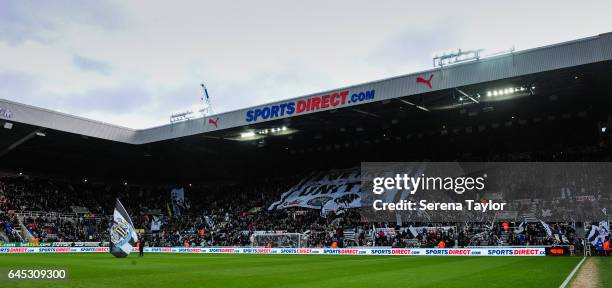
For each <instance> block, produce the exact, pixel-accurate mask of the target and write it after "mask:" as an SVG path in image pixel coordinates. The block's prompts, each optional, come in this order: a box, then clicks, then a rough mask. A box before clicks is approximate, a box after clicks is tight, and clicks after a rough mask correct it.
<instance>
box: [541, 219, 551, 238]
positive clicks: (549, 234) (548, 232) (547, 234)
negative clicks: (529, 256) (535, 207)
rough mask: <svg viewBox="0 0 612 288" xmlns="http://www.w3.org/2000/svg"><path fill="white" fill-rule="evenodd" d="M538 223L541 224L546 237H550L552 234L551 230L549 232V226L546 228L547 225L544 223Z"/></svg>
mask: <svg viewBox="0 0 612 288" xmlns="http://www.w3.org/2000/svg"><path fill="white" fill-rule="evenodd" d="M540 223H542V226H544V230H546V236H548V237H552V236H553V233H552V230H550V226H548V224H546V222H544V221H542V220H540Z"/></svg>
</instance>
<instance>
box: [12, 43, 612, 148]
mask: <svg viewBox="0 0 612 288" xmlns="http://www.w3.org/2000/svg"><path fill="white" fill-rule="evenodd" d="M610 60H612V33H606V34H601V35H598V36H594V37H589V38H584V39H579V40H574V41H569V42H565V43H560V44H554V45H550V46H545V47H539V48H534V49H529V50H523V51H516V52H512V53H508V54H504V55H499V56H494V57H489V58H483V59H479V60H475V61H471V62H464V63H459V64H455V65H451V66H445V67H440V68H435V69H430V70H425V71H420V72H417V73H412V74H408V75H403V76H397V77H393V78H388V79H382V80H378V81H372V82H368V83H363V84H358V85H354V86H349V87H342V88H337V89H333V90H329V91H324V92H320V93H314V94H310V95H304V96H300V97H296V98H291V99H286V100H282V101H278V102H274V103H269V104H264V105H259V106H255V107H250V108H245V109H240V110H235V111H230V112H225V113H220V114H216V115H212V116H208V117H206V118H197V119H191V120H188V121H184V122H178V123H174V124H168V125H163V126H159V127H153V128H148V129H141V130H137V129H130V128H126V127H121V126H117V125H112V124H108V123H104V122H100V121H95V120H91V119H86V118H82V117H78V116H74V115H69V114H65V113H60V112H56V111H51V110H47V109H43V108H38V107H33V106H29V105H24V104H20V103H17V102H13V101H8V100H3V99H0V119H1V120H6V121H8V122H17V123H24V124H29V125H34V126H38V127H43V128H47V129H54V130H59V131H64V132H69V133H74V134H79V135H83V136H88V137H95V138H100V139H106V140H111V141H117V142H122V143H129V144H145V143H152V142H157V141H163V140H168V139H173V138H179V137H185V136H189V135H195V134H202V133H207V132H211V131H217V130H222V129H228V128H235V127H241V126H245V125H250V124H254V123H261V122H265V121H270V120H278V119H283V118H289V117H296V116H300V115H305V114H310V113H315V112H320V111H325V110H332V109H339V108H345V107H350V106H354V105H360V104H365V103H369V102H376V101H384V100H389V99H394V98H399V97H405V96H410V95H417V94H422V93H426V92H431V91H437V90H444V89H451V88H455V87H461V86H466V85H473V84H478V83H485V82H490V81H496V80H500V79H506V78H512V77H518V76H523V75H529V74H534V73H540V72H546V71H551V70H556V69H563V68H569V67H575V66H580V65H586V64H591V63H596V62H603V61H610ZM305 107H308V108H309V109H306V108H305Z"/></svg>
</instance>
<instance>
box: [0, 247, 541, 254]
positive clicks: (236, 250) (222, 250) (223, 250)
mask: <svg viewBox="0 0 612 288" xmlns="http://www.w3.org/2000/svg"><path fill="white" fill-rule="evenodd" d="M133 250H134V251H133V252H136V248H134V249H133ZM144 251H145V252H146V253H193V254H198V253H199V254H269V255H274V254H276V255H283V254H293V255H296V254H300V255H302V254H304V255H308V254H310V255H363V256H366V255H388V256H545V255H546V248H545V247H533V248H513V247H500V248H449V249H439V248H388V247H380V248H375V247H374V248H347V249H341V248H255V247H250V248H245V247H216V248H202V247H191V248H187V247H145V250H144ZM97 252H106V253H108V247H1V248H0V254H8V253H97Z"/></svg>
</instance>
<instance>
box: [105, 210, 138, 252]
mask: <svg viewBox="0 0 612 288" xmlns="http://www.w3.org/2000/svg"><path fill="white" fill-rule="evenodd" d="M110 234H111V241H110V249H109V250H110V253H111V254H113V256H115V257H126V256H128V255H129V254H130V252H131V251H132V247H133V245H134V244H135V243H136V242H138V235H136V231H135V229H134V224H133V223H132V219H130V215H129V214H128V213H127V211H125V208H123V205H121V202H120V201H119V199H117V203H116V204H115V212H114V213H113V225H112V226H111V231H110Z"/></svg>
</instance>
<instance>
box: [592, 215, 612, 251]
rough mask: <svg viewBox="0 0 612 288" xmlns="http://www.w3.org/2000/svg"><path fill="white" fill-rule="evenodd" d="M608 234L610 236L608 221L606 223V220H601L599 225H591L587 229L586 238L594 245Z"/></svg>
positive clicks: (603, 239)
mask: <svg viewBox="0 0 612 288" xmlns="http://www.w3.org/2000/svg"><path fill="white" fill-rule="evenodd" d="M608 236H610V223H608V221H601V222H599V225H597V224H593V225H591V230H590V231H589V236H588V237H587V239H588V240H589V241H590V242H591V244H593V245H596V244H597V241H598V240H599V241H601V242H603V241H605V240H606V237H608Z"/></svg>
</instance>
